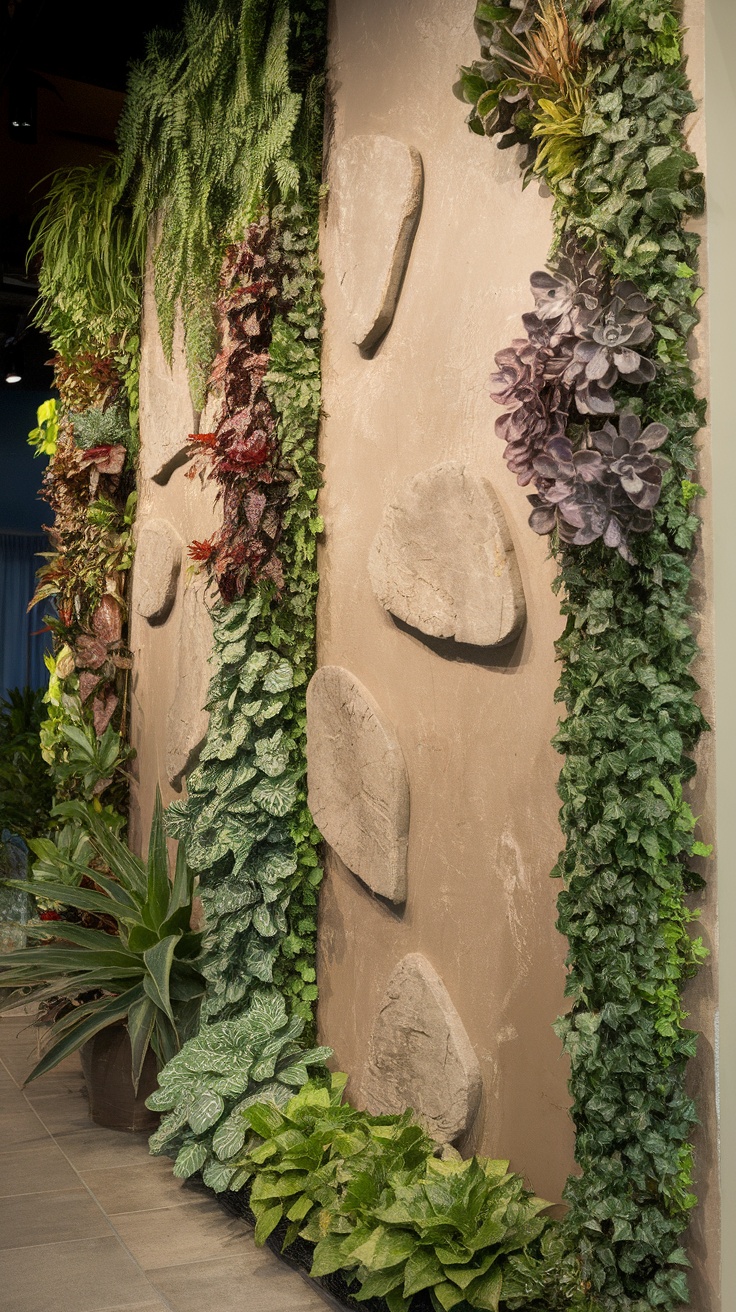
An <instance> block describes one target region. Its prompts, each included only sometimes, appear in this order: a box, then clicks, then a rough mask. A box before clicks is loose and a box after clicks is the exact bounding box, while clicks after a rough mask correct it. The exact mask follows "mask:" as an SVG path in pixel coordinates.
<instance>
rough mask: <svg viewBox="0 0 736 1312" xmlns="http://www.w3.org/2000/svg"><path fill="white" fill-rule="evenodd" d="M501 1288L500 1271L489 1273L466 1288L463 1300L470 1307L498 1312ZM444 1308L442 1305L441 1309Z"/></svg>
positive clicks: (488, 1311) (501, 1274)
mask: <svg viewBox="0 0 736 1312" xmlns="http://www.w3.org/2000/svg"><path fill="white" fill-rule="evenodd" d="M502 1288H503V1273H502V1272H501V1271H500V1270H496V1271H489V1273H488V1275H485V1276H481V1277H480V1279H479V1280H478V1281H476V1282H474V1283H473V1284H472V1285H469V1286H468V1287H467V1289H466V1290H465V1298H466V1299H467V1301H468V1303H470V1305H471V1306H472V1307H481V1308H486V1309H487V1312H498V1300H499V1299H500V1297H501V1290H502ZM440 1301H442V1300H441V1299H440ZM446 1306H447V1305H446V1304H444V1303H443V1307H446Z"/></svg>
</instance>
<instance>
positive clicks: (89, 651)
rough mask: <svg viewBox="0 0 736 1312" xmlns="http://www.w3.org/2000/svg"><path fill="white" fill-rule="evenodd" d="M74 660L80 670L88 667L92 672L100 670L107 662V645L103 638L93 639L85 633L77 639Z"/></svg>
mask: <svg viewBox="0 0 736 1312" xmlns="http://www.w3.org/2000/svg"><path fill="white" fill-rule="evenodd" d="M74 658H75V660H76V663H77V667H78V668H83V667H86V668H87V669H90V670H99V668H100V666H101V665H104V663H105V661H106V660H107V643H106V642H103V641H102V639H101V638H93V637H92V635H91V634H89V633H83V634H82V636H81V637H80V638H77V641H76V644H75V647H74Z"/></svg>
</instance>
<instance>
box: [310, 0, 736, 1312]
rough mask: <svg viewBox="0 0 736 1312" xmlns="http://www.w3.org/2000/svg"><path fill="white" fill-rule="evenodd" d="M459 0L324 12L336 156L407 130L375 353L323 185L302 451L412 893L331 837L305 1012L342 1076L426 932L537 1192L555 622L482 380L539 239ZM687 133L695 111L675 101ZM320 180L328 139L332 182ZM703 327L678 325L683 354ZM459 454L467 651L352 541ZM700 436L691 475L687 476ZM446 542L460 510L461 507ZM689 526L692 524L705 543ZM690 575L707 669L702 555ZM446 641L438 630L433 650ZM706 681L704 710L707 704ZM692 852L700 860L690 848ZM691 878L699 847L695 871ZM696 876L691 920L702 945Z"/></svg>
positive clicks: (554, 944)
mask: <svg viewBox="0 0 736 1312" xmlns="http://www.w3.org/2000/svg"><path fill="white" fill-rule="evenodd" d="M472 11H473V5H472V3H469V2H468V0H405V3H403V4H401V5H399V4H397V3H396V2H395V0H371V3H356V2H355V0H334V4H333V11H332V22H331V46H330V87H331V93H332V135H331V141H330V147H331V158H332V159H333V160H334V155H335V151H336V149H337V148H339V146H340V145H341V144H342V143H343V142H344V141H346V140H347V139H349V138H350V137H352V136H353V135H355V134H363V133H385V134H388V135H391V136H394V137H396V138H398V139H399V140H400V141H403V142H405V143H407V144H410V145H412V146H415V147H416V148H417V149H418V150H419V151H420V153H421V155H422V158H423V163H424V176H425V182H424V200H423V208H422V213H421V218H420V221H419V225H418V229H417V233H416V237H415V240H414V245H413V249H412V252H411V255H410V259H409V263H408V268H407V271H406V276H405V279H404V284H403V289H402V292H401V296H400V299H399V303H398V307H397V311H396V315H395V318H394V322H393V326H392V327H391V329H390V330H389V332H388V334H387V335H386V337H385V338H384V340H383V341H382V342H381V344H380V345H379V347H378V349H377V350H376V352H375V355H374V356H373V358H366V357H364V356H362V355H361V354H360V353H359V351H358V349H357V348H356V347H355V346H354V345H353V344H352V342H351V336H350V332H349V318H348V313H347V307H346V305H345V301H344V298H343V295H342V292H341V289H340V287H339V285H338V279H337V277H336V275H335V265H336V261H337V255H338V245H339V243H338V242H337V239H336V232H335V228H334V213H333V215H331V214H330V208H329V198H328V203H327V211H326V217H325V224H324V230H323V239H322V255H323V264H324V268H325V292H324V294H325V304H326V323H325V344H324V356H323V368H324V409H325V413H326V418H325V422H324V426H323V433H322V446H321V459H322V460H323V462H324V465H325V471H326V474H325V477H326V485H325V489H324V493H323V496H322V506H323V513H324V517H325V521H326V534H325V540H324V545H323V547H322V551H321V559H320V569H321V579H322V582H321V591H320V602H319V620H318V644H319V662H320V664H335V665H342V666H345V667H347V668H348V669H349V670H350V671H352V673H353V674H354V675H355V676H357V678H358V679H360V680H361V682H362V683H363V684H364V685H365V686H366V687H367V688H368V690H369V691H370V692H371V693H372V695H373V696H374V698H375V699H376V700H377V702H378V703H379V705H380V706H381V708H382V710H383V712H384V714H385V715H386V717H387V718H388V720H389V721H390V722H391V723H392V724H393V726H394V728H395V730H396V732H397V735H398V738H399V741H400V744H401V747H402V750H403V753H404V756H405V758H406V762H407V766H408V772H409V778H410V785H411V829H410V839H409V869H408V885H409V895H408V899H407V902H406V906H405V909H403V910H396V909H391V908H389V907H388V906H387V905H386V904H385V903H383V902H381V901H379V900H377V899H375V898H373V897H372V896H371V894H370V893H369V892H368V891H367V890H366V889H365V888H364V887H363V886H362V885H361V884H360V883H359V882H358V881H357V880H356V879H355V878H354V877H353V875H352V874H351V873H350V872H349V871H348V870H347V869H346V868H345V867H344V866H343V865H342V863H341V862H340V860H339V859H338V858H337V857H336V856H335V855H334V854H329V855H328V873H327V879H326V883H325V886H324V889H323V893H322V901H321V912H320V944H319V983H320V1030H321V1035H322V1037H323V1039H324V1040H325V1041H326V1042H329V1043H330V1044H331V1045H332V1046H333V1047H334V1049H335V1053H336V1060H337V1063H338V1065H339V1066H340V1067H341V1068H342V1069H345V1070H347V1071H349V1072H350V1073H351V1086H350V1087H351V1090H352V1091H353V1093H354V1094H355V1093H356V1092H357V1091H358V1089H359V1087H360V1076H361V1071H362V1068H363V1065H364V1062H365V1057H366V1049H367V1044H368V1038H369V1034H370V1030H371V1026H372V1022H373V1018H374V1016H375V1013H376V1010H377V1007H378V1004H379V1000H380V997H381V994H382V991H383V987H384V984H385V982H386V979H387V977H388V976H389V974H390V972H391V970H392V969H393V967H394V966H395V965H396V963H397V961H398V960H399V959H400V958H401V957H402V956H403V955H404V954H405V953H407V952H409V951H421V952H422V953H424V955H425V956H426V957H428V958H429V960H430V961H431V962H432V964H433V965H434V967H435V968H436V969H437V971H438V972H439V974H440V975H441V977H442V979H443V981H444V983H445V985H446V987H447V988H448V990H449V993H450V995H451V997H452V1000H453V1002H454V1004H455V1006H456V1008H457V1010H458V1012H459V1014H460V1016H461V1018H462V1020H463V1022H464V1024H465V1027H466V1029H467V1031H468V1033H469V1035H470V1038H471V1041H472V1043H473V1045H474V1048H475V1051H476V1053H477V1055H478V1057H479V1060H480V1064H481V1070H482V1075H483V1081H484V1091H483V1099H482V1104H481V1110H480V1112H479V1114H478V1117H477V1119H476V1121H475V1124H474V1126H473V1128H472V1130H471V1132H470V1133H469V1135H468V1136H467V1137H466V1141H465V1142H463V1143H461V1144H460V1147H461V1148H462V1149H463V1151H464V1152H466V1153H467V1152H469V1151H473V1150H482V1151H484V1152H488V1153H492V1154H497V1155H503V1156H508V1157H510V1159H511V1162H512V1165H513V1167H514V1168H515V1169H517V1170H519V1171H521V1172H522V1173H523V1174H525V1175H526V1176H527V1177H528V1178H529V1180H530V1181H531V1182H532V1183H533V1185H534V1188H535V1189H536V1190H538V1191H539V1192H540V1193H541V1194H543V1195H544V1196H546V1197H548V1198H550V1199H554V1200H557V1199H559V1196H560V1191H561V1188H562V1185H563V1183H564V1179H565V1177H566V1175H567V1173H568V1172H569V1171H570V1170H571V1169H572V1166H573V1160H572V1149H573V1136H572V1127H571V1124H570V1121H569V1118H568V1115H567V1105H568V1096H567V1091H566V1080H567V1075H568V1071H567V1065H566V1062H565V1060H564V1059H563V1058H562V1056H561V1054H560V1047H559V1043H558V1040H557V1039H556V1038H555V1036H554V1034H553V1032H552V1029H551V1025H552V1021H553V1019H554V1017H555V1016H556V1015H557V1014H558V1013H559V1012H560V1011H561V1010H563V1009H564V1008H565V1000H564V996H563V989H564V955H565V943H564V941H563V940H562V939H561V938H560V937H559V936H558V935H557V933H556V931H555V928H554V924H555V899H556V896H557V892H558V885H557V884H556V883H554V882H553V881H551V880H550V879H549V871H550V869H551V867H552V865H553V864H554V861H555V858H556V854H557V852H558V849H559V847H560V845H561V834H560V831H559V828H558V826H557V820H556V816H557V810H558V805H559V803H558V799H557V796H556V792H555V781H556V778H557V774H558V771H559V766H560V760H559V758H558V757H557V756H556V755H555V753H554V752H553V750H552V748H551V747H550V746H549V740H550V738H551V736H552V734H553V732H554V728H555V722H556V718H557V708H556V707H555V704H554V701H553V694H554V689H555V685H556V682H557V671H556V668H555V663H554V650H553V643H554V639H555V638H556V636H557V635H558V634H559V633H560V631H561V628H562V621H561V618H560V614H559V607H558V603H557V600H556V599H555V597H554V594H553V593H552V591H551V587H550V584H551V582H552V579H553V576H554V568H553V565H552V563H551V562H550V561H549V560H547V559H546V543H545V541H544V540H540V539H537V538H535V537H534V536H533V535H532V534H531V532H530V531H529V529H528V528H527V524H526V519H527V513H528V508H527V502H526V496H525V492H524V490H523V489H521V488H519V487H517V486H516V484H515V481H514V480H513V478H512V477H511V476H510V475H509V474H508V472H507V471H506V468H505V466H504V464H503V460H502V444H501V443H500V442H499V441H498V439H497V438H496V437H495V435H494V432H493V421H494V418H495V415H496V414H497V413H498V410H497V407H495V406H494V404H493V403H492V402H491V401H490V400H489V398H488V395H487V377H488V374H489V372H490V370H491V368H492V367H493V355H494V352H495V351H497V350H499V349H501V348H502V347H503V346H505V345H507V344H508V343H509V341H510V340H511V339H512V338H513V337H514V336H515V335H517V334H518V333H519V332H520V330H521V322H520V315H521V312H522V311H523V310H525V309H528V308H530V303H529V302H530V297H529V290H528V279H529V275H530V273H531V272H532V270H533V269H535V268H538V267H541V266H542V265H543V263H544V260H545V257H546V254H547V250H548V247H549V244H550V238H551V225H550V203H549V200H548V199H545V198H543V197H542V196H541V195H540V192H539V189H538V188H537V187H536V186H530V187H529V188H528V189H527V190H526V191H525V192H522V191H521V189H520V184H519V170H518V159H517V158H516V156H515V152H513V151H507V152H499V151H497V150H495V149H493V147H492V146H491V145H490V144H489V143H487V142H483V141H481V140H479V139H478V138H477V137H474V136H472V135H471V134H470V133H469V132H468V130H467V128H466V127H465V124H464V111H463V107H462V105H461V104H460V103H459V102H457V101H456V100H454V98H453V97H452V94H451V86H452V83H453V81H454V80H455V77H456V70H457V67H458V65H459V64H463V63H469V62H470V61H471V60H472V59H473V58H474V57H476V55H477V38H476V37H475V34H474V32H473V26H472ZM686 21H687V22H688V23H689V27H690V32H689V37H688V40H689V43H690V55H691V68H690V72H691V76H692V78H693V83H694V89H695V92H696V95H698V96H699V95H700V94H701V90H702V41H701V35H702V28H703V16H702V5H701V2H700V0H694V3H692V4H690V5H689V6H688V13H687V14H686ZM691 130H692V139H693V143H694V145H695V147H696V148H697V149H698V150H699V151H702V148H703V140H702V135H703V134H702V123H701V122H700V118H699V117H698V119H697V120H696V121H694V122H693V124H692V125H691ZM329 180H330V155H328V168H327V181H328V182H329ZM704 341H705V337H704V334H703V333H701V336H700V338H699V340H698V343H697V344H696V352H697V355H698V360H699V363H701V364H702V361H703V354H704ZM447 459H454V460H462V461H466V462H467V463H468V464H469V465H472V466H473V468H474V469H476V470H478V471H479V472H480V473H482V474H485V475H486V476H488V477H489V478H490V479H491V481H492V483H493V486H494V488H495V490H496V492H497V494H498V496H499V499H500V500H501V503H502V506H503V507H504V509H505V512H506V514H507V517H508V521H509V525H510V528H511V532H512V536H513V539H514V543H515V546H516V551H517V553H518V558H519V561H520V565H521V571H522V577H523V583H524V589H525V593H526V602H527V610H528V620H527V624H526V627H525V629H524V631H523V633H522V635H521V637H520V638H519V639H518V641H517V642H516V643H515V644H513V645H511V646H509V647H505V648H502V649H499V650H497V651H496V652H495V653H493V652H488V651H486V652H485V653H482V655H481V659H480V660H478V661H477V662H473V661H467V660H458V659H449V658H448V656H447V647H446V646H445V647H442V645H441V644H440V645H438V644H434V645H433V646H432V645H430V644H429V643H427V642H424V641H422V640H420V638H419V637H417V636H416V635H415V634H413V633H410V632H408V631H406V630H405V629H400V628H399V627H398V626H397V625H396V624H395V623H394V622H393V621H392V619H391V618H390V616H389V615H387V614H386V612H385V611H384V610H383V609H382V608H381V607H380V606H379V605H378V603H377V601H376V600H375V598H374V596H373V593H372V590H371V587H370V583H369V578H368V571H367V561H368V554H369V550H370V546H371V543H372V541H373V538H374V536H375V533H376V531H377V529H378V526H379V523H380V520H381V514H382V510H383V507H384V506H385V504H386V502H387V501H388V500H390V499H391V498H392V497H393V496H394V494H395V493H396V492H397V490H398V489H399V488H400V486H401V485H402V484H404V482H405V481H406V480H407V479H408V478H410V477H411V476H413V475H414V474H416V473H418V472H419V471H420V470H424V469H426V468H428V467H429V466H431V465H434V464H435V463H437V462H439V461H442V460H447ZM707 463H708V462H707V452H706V456H705V465H706V469H705V474H706V475H707ZM457 534H458V541H459V540H460V537H461V535H462V524H460V523H459V524H458V525H457ZM706 547H707V542H706ZM698 568H699V583H698V587H697V591H696V594H695V601H696V605H697V607H698V610H699V612H700V613H699V617H698V622H699V627H700V637H701V641H702V642H703V644H704V646H705V648H706V655H705V657H704V660H703V662H702V668H701V670H700V672H699V673H700V677H701V680H702V681H703V683H704V685H705V686H706V689H708V688H710V687H711V686H712V670H711V664H710V646H711V629H712V625H711V621H710V609H709V596H710V585H709V582H708V581H709V578H710V574H709V569H710V566H709V562H708V556H707V552H706V553H701V558H700V560H699V564H698ZM443 653H444V654H443ZM709 701H710V699H709V695H708V692H707V691H706V693H705V702H706V713H708V710H709ZM711 753H712V740H709V741H708V742H706V743H705V744H704V745H703V747H702V748H701V751H700V767H701V773H700V775H699V779H698V784H697V789H696V792H695V795H694V800H695V805H696V807H697V810H698V813H699V814H701V815H703V825H702V828H703V832H704V836H705V837H707V836H708V834H709V833H710V832H711V831H712V808H711V806H710V782H711V773H712V771H711V765H712V757H711ZM711 864H712V863H711ZM708 873H709V877H712V870H711V871H709V872H708ZM712 903H713V892H712V884H711V892H710V893H709V894H708V897H707V899H706V910H705V915H704V930H705V936H706V938H707V939H709V941H710V945H711V949H712V950H713V948H714V944H713V938H714V934H713V919H714V913H713V910H712ZM714 959H715V958H714V957H713V958H711V962H710V964H709V965H708V966H707V967H706V969H705V970H704V971H703V973H702V974H701V977H700V979H699V980H698V982H697V984H696V985H694V986H693V987H692V989H691V991H690V996H689V998H688V1004H689V1006H690V1008H691V1012H692V1023H693V1024H694V1025H696V1026H697V1027H698V1028H700V1029H702V1030H703V1031H704V1034H703V1038H702V1039H701V1044H700V1056H699V1059H698V1061H697V1063H695V1065H694V1068H693V1072H692V1083H693V1087H694V1089H695V1091H696V1093H697V1096H698V1098H699V1106H700V1111H701V1117H702V1119H703V1126H702V1128H701V1129H700V1130H699V1131H698V1145H697V1147H698V1180H699V1190H700V1193H701V1198H702V1200H703V1202H702V1206H701V1208H700V1209H699V1211H698V1213H697V1216H696V1219H695V1221H694V1223H693V1227H692V1255H693V1260H694V1264H695V1272H694V1299H693V1306H694V1307H697V1308H699V1309H702V1312H716V1309H717V1308H718V1306H719V1302H718V1293H717V1283H718V1263H717V1259H718V1254H717V1228H718V1207H717V1174H716V1167H715V1143H716V1133H715V1109H714V1092H713V1091H714V1082H713V1060H712V1050H713V1040H712V1035H713V1007H714V998H713V993H714V968H713V962H714Z"/></svg>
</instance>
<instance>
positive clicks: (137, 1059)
mask: <svg viewBox="0 0 736 1312" xmlns="http://www.w3.org/2000/svg"><path fill="white" fill-rule="evenodd" d="M155 1020H156V1004H155V1003H154V1002H152V1001H151V999H150V998H149V997H148V996H147V995H146V996H145V997H142V998H141V999H140V1001H138V1002H135V1003H133V1005H132V1006H131V1007H129V1009H128V1034H129V1036H130V1047H131V1051H132V1054H133V1088H134V1089H135V1092H136V1094H137V1093H138V1085H139V1083H140V1078H141V1072H142V1071H143V1063H144V1061H145V1060H146V1053H147V1052H148V1048H149V1045H150V1042H151V1035H152V1034H153V1026H154V1023H155Z"/></svg>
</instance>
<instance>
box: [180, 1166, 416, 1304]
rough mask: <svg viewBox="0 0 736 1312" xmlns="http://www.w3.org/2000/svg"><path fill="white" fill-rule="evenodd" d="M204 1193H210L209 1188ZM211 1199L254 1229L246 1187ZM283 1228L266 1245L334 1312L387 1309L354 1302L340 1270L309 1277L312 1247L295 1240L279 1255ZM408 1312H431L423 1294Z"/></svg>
mask: <svg viewBox="0 0 736 1312" xmlns="http://www.w3.org/2000/svg"><path fill="white" fill-rule="evenodd" d="M202 1187H203V1188H204V1187H205V1186H204V1185H203V1186H202ZM207 1192H208V1193H209V1194H212V1190H210V1189H208V1190H207ZM214 1197H215V1198H216V1199H217V1201H218V1203H219V1204H220V1207H222V1209H223V1210H224V1211H225V1212H228V1213H229V1214H230V1216H237V1217H239V1218H240V1220H241V1221H246V1222H247V1223H248V1225H251V1226H255V1223H256V1218H255V1216H254V1215H253V1213H252V1212H251V1210H250V1206H249V1198H250V1189H249V1188H248V1185H245V1187H244V1188H243V1189H239V1190H237V1191H235V1192H233V1191H231V1190H225V1191H224V1192H223V1193H220V1194H215V1195H214ZM287 1229H288V1223H287V1222H286V1221H283V1220H282V1221H280V1222H279V1224H278V1225H277V1226H276V1229H275V1230H274V1231H273V1232H272V1234H271V1235H269V1237H268V1239H267V1240H266V1246H267V1247H268V1248H270V1249H271V1252H272V1253H275V1254H276V1256H277V1257H278V1258H280V1259H281V1261H282V1262H285V1263H286V1265H287V1266H290V1267H292V1268H293V1270H295V1271H298V1272H299V1275H300V1276H302V1278H303V1279H304V1280H306V1282H307V1284H309V1285H311V1286H312V1288H313V1289H316V1291H317V1292H318V1293H319V1294H321V1296H322V1298H324V1300H325V1302H326V1303H329V1304H331V1306H332V1307H333V1308H335V1309H336V1312H388V1306H387V1304H386V1303H385V1301H384V1300H383V1299H382V1298H367V1299H366V1300H365V1302H361V1303H358V1302H357V1300H356V1299H355V1298H354V1297H353V1295H352V1294H351V1292H350V1287H349V1285H348V1283H347V1280H346V1279H345V1276H344V1275H343V1274H342V1272H340V1271H333V1272H332V1273H331V1274H330V1275H326V1276H310V1274H309V1272H310V1269H311V1266H312V1256H313V1254H314V1244H310V1243H309V1242H308V1241H307V1240H306V1239H300V1238H299V1237H297V1238H296V1239H295V1240H294V1242H293V1243H292V1244H289V1247H288V1248H287V1250H286V1252H282V1251H281V1245H282V1244H283V1242H284V1237H285V1235H286V1231H287ZM412 1312H432V1304H431V1302H430V1300H429V1298H428V1297H427V1295H426V1294H424V1293H421V1294H415V1295H414V1300H413V1303H412Z"/></svg>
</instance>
